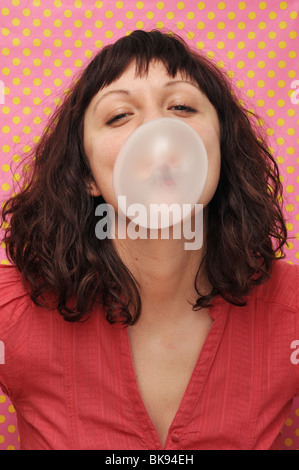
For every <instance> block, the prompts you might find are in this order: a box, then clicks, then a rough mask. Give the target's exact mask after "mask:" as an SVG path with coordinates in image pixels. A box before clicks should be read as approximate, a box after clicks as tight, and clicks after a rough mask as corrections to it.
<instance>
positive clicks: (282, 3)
mask: <svg viewBox="0 0 299 470" xmlns="http://www.w3.org/2000/svg"><path fill="white" fill-rule="evenodd" d="M279 8H280V9H281V10H285V9H286V8H288V4H287V2H280V4H279Z"/></svg>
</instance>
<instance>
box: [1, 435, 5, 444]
mask: <svg viewBox="0 0 299 470" xmlns="http://www.w3.org/2000/svg"><path fill="white" fill-rule="evenodd" d="M4 441H5V437H4V436H2V435H0V444H3V442H4Z"/></svg>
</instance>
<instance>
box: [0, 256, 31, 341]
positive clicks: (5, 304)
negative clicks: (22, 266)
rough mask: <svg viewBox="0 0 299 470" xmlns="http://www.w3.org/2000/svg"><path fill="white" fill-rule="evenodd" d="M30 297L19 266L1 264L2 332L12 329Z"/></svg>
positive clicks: (0, 300)
mask: <svg viewBox="0 0 299 470" xmlns="http://www.w3.org/2000/svg"><path fill="white" fill-rule="evenodd" d="M29 299H30V296H29V293H28V292H27V291H26V289H25V287H24V285H23V282H22V275H21V273H20V271H19V270H18V269H17V267H16V266H14V265H11V264H10V265H8V264H0V332H2V333H3V332H4V331H6V330H7V329H10V328H11V327H12V326H13V325H14V324H15V323H16V322H17V321H18V320H19V318H20V316H21V315H22V314H23V313H24V310H25V308H24V307H25V305H27V303H28V301H29Z"/></svg>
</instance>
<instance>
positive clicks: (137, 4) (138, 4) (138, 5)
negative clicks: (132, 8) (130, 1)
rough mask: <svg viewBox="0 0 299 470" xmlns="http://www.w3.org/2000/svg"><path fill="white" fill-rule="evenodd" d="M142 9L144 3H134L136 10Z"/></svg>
mask: <svg viewBox="0 0 299 470" xmlns="http://www.w3.org/2000/svg"><path fill="white" fill-rule="evenodd" d="M143 7H144V3H143V2H137V3H136V8H138V10H142V8H143Z"/></svg>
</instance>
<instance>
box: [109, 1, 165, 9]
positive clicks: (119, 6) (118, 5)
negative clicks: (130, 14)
mask: <svg viewBox="0 0 299 470" xmlns="http://www.w3.org/2000/svg"><path fill="white" fill-rule="evenodd" d="M158 3H162V2H158ZM115 6H116V8H118V9H120V8H123V6H124V4H123V2H116V3H115Z"/></svg>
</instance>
